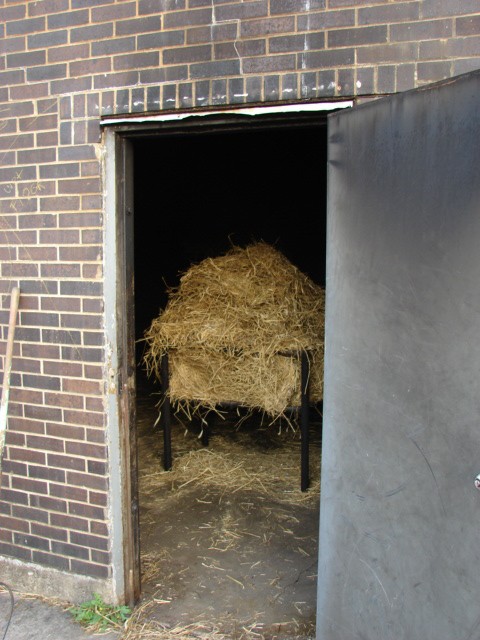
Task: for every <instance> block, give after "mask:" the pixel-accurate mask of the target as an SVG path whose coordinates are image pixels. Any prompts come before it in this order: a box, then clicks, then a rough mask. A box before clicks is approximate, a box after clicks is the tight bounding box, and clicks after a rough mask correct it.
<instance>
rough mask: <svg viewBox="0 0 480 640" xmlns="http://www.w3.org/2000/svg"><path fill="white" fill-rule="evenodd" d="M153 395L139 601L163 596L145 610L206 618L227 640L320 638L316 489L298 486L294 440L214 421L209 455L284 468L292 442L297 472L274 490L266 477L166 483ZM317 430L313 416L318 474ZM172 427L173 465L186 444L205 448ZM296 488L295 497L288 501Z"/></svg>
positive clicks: (148, 411)
mask: <svg viewBox="0 0 480 640" xmlns="http://www.w3.org/2000/svg"><path fill="white" fill-rule="evenodd" d="M156 400H158V396H157V397H156V399H155V397H152V396H148V395H143V397H139V399H138V403H137V425H138V433H139V468H140V520H141V553H142V558H143V570H144V580H143V596H142V602H144V603H148V602H150V605H151V602H152V601H156V602H157V603H158V606H156V607H155V608H154V610H153V609H152V607H151V606H149V616H151V617H153V618H155V619H157V620H161V622H162V624H164V625H166V627H169V626H175V625H182V624H183V625H188V624H191V623H192V622H198V623H202V624H206V625H207V626H208V625H210V627H211V628H212V629H213V628H215V629H217V630H218V632H220V633H222V634H225V637H227V638H254V637H256V638H265V639H273V638H275V639H279V640H280V639H282V638H285V639H286V638H298V639H305V640H306V639H307V638H312V637H314V628H315V610H316V582H317V580H316V578H317V539H318V512H319V496H318V491H316V490H315V488H312V491H313V495H311V496H310V497H309V499H308V500H305V501H304V502H303V499H302V495H301V492H300V491H299V485H300V450H299V446H300V442H299V439H298V437H296V436H295V437H293V436H292V434H291V433H290V434H289V433H285V432H283V433H282V434H281V436H278V434H277V430H276V429H275V428H274V427H267V428H262V427H261V428H258V427H257V426H255V425H254V426H253V427H252V426H251V425H250V426H249V424H248V423H245V424H244V425H243V426H242V428H241V429H240V430H238V431H237V430H235V429H232V428H231V426H232V425H231V424H230V425H228V424H226V423H225V422H223V421H221V420H215V419H214V420H213V421H212V422H213V426H212V435H211V438H210V443H209V447H208V452H211V454H212V456H208V455H206V456H205V457H206V458H207V459H210V457H215V454H216V453H219V452H224V453H225V454H226V455H227V456H228V455H232V456H234V457H233V459H232V468H233V467H234V466H236V465H238V466H245V467H247V468H248V465H250V467H249V468H252V465H253V466H254V467H255V466H257V467H258V468H259V469H260V467H261V466H264V465H271V466H269V467H268V468H271V469H273V474H275V473H276V474H279V475H281V474H282V468H281V462H280V460H284V459H285V457H284V456H285V451H284V449H283V448H284V447H287V450H288V451H287V454H288V455H290V454H289V452H290V453H291V454H292V458H291V465H292V466H293V467H294V476H293V479H292V478H291V477H289V478H288V479H287V478H285V482H283V483H282V482H280V483H279V486H278V490H277V489H276V490H274V491H264V490H263V487H262V486H260V484H259V482H260V481H259V482H258V483H257V482H256V481H254V482H253V484H251V485H249V486H248V487H247V489H242V488H241V486H239V487H233V488H232V486H228V488H227V489H225V488H224V487H222V486H221V484H220V486H217V485H216V483H215V482H213V484H210V483H209V481H204V482H201V483H197V482H191V483H190V484H189V485H188V486H187V487H184V488H183V489H182V490H181V491H178V490H172V487H171V485H172V484H176V486H177V487H178V485H179V484H180V485H181V484H182V479H181V477H179V476H178V475H176V476H175V478H176V479H175V481H169V480H168V474H165V473H164V472H163V469H162V465H161V458H162V452H163V444H162V437H161V434H160V433H159V432H158V431H156V430H154V429H153V428H152V425H153V423H154V421H155V419H156V416H157V411H156V409H155V406H154V404H155V401H156ZM320 429H321V424H320V422H319V420H318V416H317V420H316V421H312V425H311V440H312V443H311V447H310V461H311V465H310V466H311V469H312V476H314V475H318V473H319V466H320ZM173 432H174V433H173V456H174V462H173V471H175V470H176V469H178V466H179V465H180V464H181V462H180V461H181V460H182V459H183V457H184V456H185V457H187V456H188V453H189V449H190V450H195V449H196V450H198V449H202V446H201V444H199V441H198V439H197V438H195V437H194V436H193V435H192V433H189V432H185V428H184V426H181V425H179V424H176V423H174V424H173ZM292 438H293V439H294V442H293V444H292ZM204 451H205V449H204ZM208 452H206V453H208ZM282 453H283V457H282V458H280V457H279V456H280V455H281V454H282ZM276 461H278V467H277V466H276V465H277V462H276ZM170 473H172V472H170ZM177 473H180V472H179V471H177ZM219 473H220V471H219ZM232 473H233V471H232ZM156 474H159V475H158V485H157V486H155V485H154V486H153V488H152V483H151V482H150V483H149V486H148V489H147V488H145V485H144V483H143V482H142V477H147V478H149V477H150V478H151V477H156ZM190 480H191V479H190V477H189V476H187V477H186V478H185V479H184V482H190ZM280 480H282V479H281V478H280ZM256 485H257V486H256ZM142 487H144V490H143V491H142ZM290 490H291V491H292V492H293V493H296V495H297V496H298V497H299V502H296V500H285V499H284V498H285V492H289V491H290Z"/></svg>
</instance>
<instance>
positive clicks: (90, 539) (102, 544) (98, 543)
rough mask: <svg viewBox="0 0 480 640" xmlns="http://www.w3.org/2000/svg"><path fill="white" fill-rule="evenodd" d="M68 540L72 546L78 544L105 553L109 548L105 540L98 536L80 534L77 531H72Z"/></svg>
mask: <svg viewBox="0 0 480 640" xmlns="http://www.w3.org/2000/svg"><path fill="white" fill-rule="evenodd" d="M70 540H71V542H73V543H74V544H78V545H81V546H83V547H87V548H90V549H99V550H101V551H106V550H107V549H108V546H109V543H108V539H107V538H102V537H100V536H94V535H91V534H85V533H80V532H77V531H72V532H71V533H70Z"/></svg>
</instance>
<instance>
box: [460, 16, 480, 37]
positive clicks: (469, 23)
mask: <svg viewBox="0 0 480 640" xmlns="http://www.w3.org/2000/svg"><path fill="white" fill-rule="evenodd" d="M455 25H456V29H455V31H456V35H457V36H474V35H478V34H480V15H478V16H469V17H464V18H457V19H456V20H455Z"/></svg>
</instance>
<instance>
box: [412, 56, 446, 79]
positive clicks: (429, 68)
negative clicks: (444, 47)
mask: <svg viewBox="0 0 480 640" xmlns="http://www.w3.org/2000/svg"><path fill="white" fill-rule="evenodd" d="M417 74H418V75H417V78H418V81H419V82H436V81H437V80H443V79H444V78H449V77H450V76H451V67H450V62H447V61H445V62H419V63H418V65H417Z"/></svg>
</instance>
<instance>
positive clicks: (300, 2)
mask: <svg viewBox="0 0 480 640" xmlns="http://www.w3.org/2000/svg"><path fill="white" fill-rule="evenodd" d="M325 5H326V0H275V2H272V5H271V13H272V15H274V14H276V13H300V11H315V10H316V9H325Z"/></svg>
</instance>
